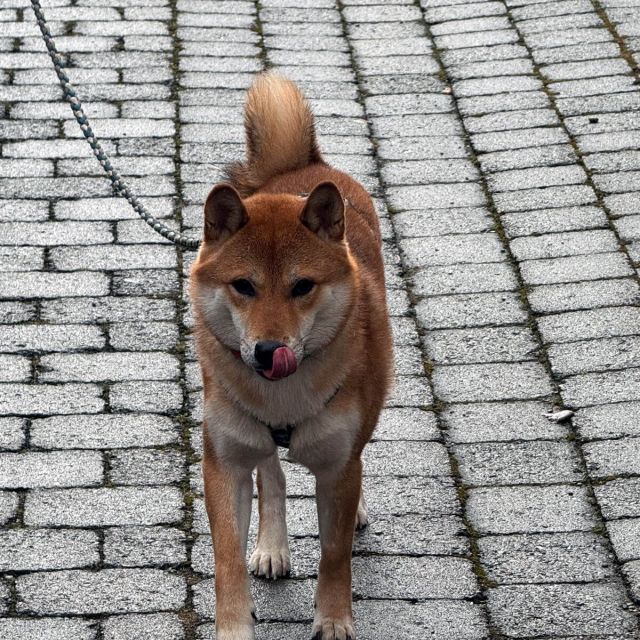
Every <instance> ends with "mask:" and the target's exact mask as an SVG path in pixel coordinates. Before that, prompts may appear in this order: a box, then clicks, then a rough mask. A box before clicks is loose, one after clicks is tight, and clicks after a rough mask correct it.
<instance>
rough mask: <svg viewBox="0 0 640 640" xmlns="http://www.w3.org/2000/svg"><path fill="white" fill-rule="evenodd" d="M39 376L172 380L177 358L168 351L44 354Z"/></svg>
mask: <svg viewBox="0 0 640 640" xmlns="http://www.w3.org/2000/svg"><path fill="white" fill-rule="evenodd" d="M40 363H41V367H42V379H43V380H48V381H67V380H117V381H124V380H171V379H176V378H177V377H178V362H177V359H176V358H175V357H174V356H172V355H169V354H165V353H159V352H151V353H132V352H119V353H96V354H56V355H49V356H43V357H42V359H41V361H40Z"/></svg>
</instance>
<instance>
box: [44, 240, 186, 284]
mask: <svg viewBox="0 0 640 640" xmlns="http://www.w3.org/2000/svg"><path fill="white" fill-rule="evenodd" d="M51 260H52V262H53V264H54V265H55V267H56V269H59V270H61V271H72V270H75V269H81V268H83V267H86V266H87V265H91V268H92V269H93V270H96V271H101V270H116V269H118V270H120V269H144V268H160V269H171V268H174V267H176V266H177V262H176V253H175V249H174V248H173V247H165V246H157V245H155V244H150V245H143V244H136V245H133V246H118V245H114V246H109V245H97V246H95V247H90V248H88V249H85V248H82V247H80V248H69V249H67V248H54V249H52V251H51ZM96 275H97V274H96ZM76 295H96V294H95V293H93V292H86V293H85V292H83V293H77V294H76Z"/></svg>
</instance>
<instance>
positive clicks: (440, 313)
mask: <svg viewBox="0 0 640 640" xmlns="http://www.w3.org/2000/svg"><path fill="white" fill-rule="evenodd" d="M416 316H417V318H418V322H419V323H420V325H421V326H423V327H424V328H426V329H455V328H459V327H474V326H475V327H482V326H491V325H500V324H523V323H524V322H526V314H525V311H524V310H523V308H522V306H521V302H520V298H519V297H518V295H517V294H516V293H512V292H500V293H478V294H461V295H450V296H437V297H435V298H427V299H425V300H422V301H420V302H419V303H418V304H417V306H416Z"/></svg>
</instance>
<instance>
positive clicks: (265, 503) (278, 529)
mask: <svg viewBox="0 0 640 640" xmlns="http://www.w3.org/2000/svg"><path fill="white" fill-rule="evenodd" d="M286 496H287V491H286V483H285V477H284V473H283V471H282V467H281V466H280V460H279V459H278V452H277V451H275V452H274V453H273V455H271V456H269V457H268V458H266V459H265V460H263V461H262V462H260V463H259V464H258V511H259V513H260V524H259V528H258V542H257V544H256V549H255V551H254V552H253V554H252V555H251V559H250V561H249V568H250V569H251V571H252V572H253V573H254V574H255V575H257V576H264V577H265V578H272V579H274V580H275V579H276V578H279V577H282V576H285V575H287V574H288V573H289V570H290V569H291V555H290V552H289V539H288V537H287V518H286Z"/></svg>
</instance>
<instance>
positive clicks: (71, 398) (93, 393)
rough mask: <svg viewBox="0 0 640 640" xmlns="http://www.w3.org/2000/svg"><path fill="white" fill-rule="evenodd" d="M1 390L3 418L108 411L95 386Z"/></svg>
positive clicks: (12, 386) (16, 386)
mask: <svg viewBox="0 0 640 640" xmlns="http://www.w3.org/2000/svg"><path fill="white" fill-rule="evenodd" d="M0 388H1V390H2V393H0V415H31V416H38V415H51V414H53V413H59V414H65V415H66V414H71V413H98V412H100V411H102V410H103V408H104V400H103V399H102V397H101V392H100V388H99V387H98V386H97V385H93V384H65V385H45V384H39V385H27V384H3V385H0Z"/></svg>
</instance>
